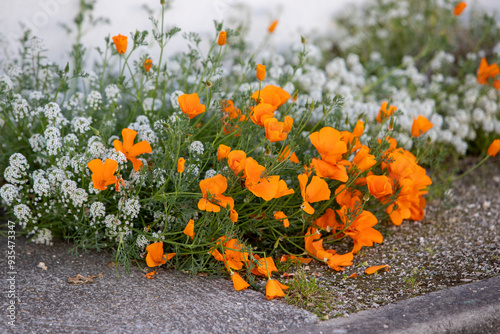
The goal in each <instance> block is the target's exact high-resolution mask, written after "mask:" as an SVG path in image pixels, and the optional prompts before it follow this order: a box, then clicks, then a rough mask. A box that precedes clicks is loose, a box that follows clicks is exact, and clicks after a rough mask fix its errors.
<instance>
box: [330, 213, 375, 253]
mask: <svg viewBox="0 0 500 334" xmlns="http://www.w3.org/2000/svg"><path fill="white" fill-rule="evenodd" d="M337 213H338V214H339V216H340V218H341V219H342V221H343V222H344V224H345V225H346V226H348V227H347V229H346V230H345V231H344V233H345V234H346V235H348V236H349V237H351V239H352V240H353V241H354V247H353V249H352V252H353V253H354V254H356V253H357V252H359V251H360V250H361V247H363V246H372V245H373V243H374V242H376V243H379V244H380V243H382V241H383V236H382V234H381V233H380V232H379V231H377V230H376V229H374V228H373V226H375V225H377V223H378V220H377V218H376V217H375V216H374V215H373V213H371V212H370V211H365V210H363V211H362V212H361V213H360V214H359V215H358V216H357V217H356V218H354V221H352V222H351V223H350V224H349V222H348V221H347V217H346V216H347V208H346V207H343V208H342V209H341V210H338V211H337Z"/></svg>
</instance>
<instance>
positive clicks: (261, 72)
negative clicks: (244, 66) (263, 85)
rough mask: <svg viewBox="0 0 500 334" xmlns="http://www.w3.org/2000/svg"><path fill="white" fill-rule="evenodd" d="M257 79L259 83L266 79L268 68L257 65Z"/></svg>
mask: <svg viewBox="0 0 500 334" xmlns="http://www.w3.org/2000/svg"><path fill="white" fill-rule="evenodd" d="M256 76H257V79H258V80H259V81H262V80H264V79H265V78H266V67H265V66H264V65H261V64H257V74H256Z"/></svg>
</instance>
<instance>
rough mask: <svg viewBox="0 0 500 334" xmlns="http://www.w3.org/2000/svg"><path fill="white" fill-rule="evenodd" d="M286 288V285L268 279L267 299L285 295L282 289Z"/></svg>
mask: <svg viewBox="0 0 500 334" xmlns="http://www.w3.org/2000/svg"><path fill="white" fill-rule="evenodd" d="M286 289H288V286H286V285H283V284H281V283H280V282H278V281H277V280H275V279H270V280H268V281H267V284H266V297H267V299H268V300H271V299H273V298H278V297H285V293H284V292H283V290H286Z"/></svg>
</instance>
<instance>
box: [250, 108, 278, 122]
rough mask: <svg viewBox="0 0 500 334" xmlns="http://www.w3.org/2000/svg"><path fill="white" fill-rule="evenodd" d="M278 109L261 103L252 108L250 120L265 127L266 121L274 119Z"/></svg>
mask: <svg viewBox="0 0 500 334" xmlns="http://www.w3.org/2000/svg"><path fill="white" fill-rule="evenodd" d="M275 110H276V107H275V106H273V105H271V104H269V103H259V104H258V105H256V106H255V107H253V108H252V110H251V112H250V119H251V120H252V122H254V123H255V124H257V125H260V126H264V121H265V120H266V119H268V118H273V117H274V111H275Z"/></svg>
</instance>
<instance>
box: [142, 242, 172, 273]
mask: <svg viewBox="0 0 500 334" xmlns="http://www.w3.org/2000/svg"><path fill="white" fill-rule="evenodd" d="M146 252H148V254H147V255H146V264H147V265H148V267H156V266H158V265H160V264H165V263H166V262H167V258H166V256H165V255H164V254H163V242H161V241H158V242H155V243H152V244H151V245H149V246H148V247H146Z"/></svg>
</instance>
